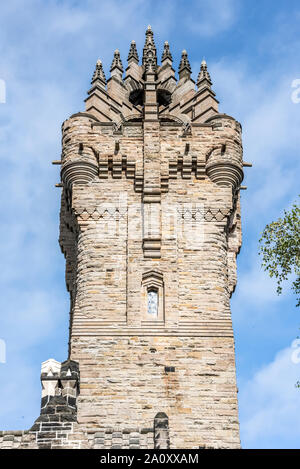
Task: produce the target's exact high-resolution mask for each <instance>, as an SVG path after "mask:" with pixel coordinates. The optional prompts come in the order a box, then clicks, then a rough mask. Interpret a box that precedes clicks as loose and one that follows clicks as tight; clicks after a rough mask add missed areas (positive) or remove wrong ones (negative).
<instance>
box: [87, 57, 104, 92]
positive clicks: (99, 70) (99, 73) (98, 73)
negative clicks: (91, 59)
mask: <svg viewBox="0 0 300 469" xmlns="http://www.w3.org/2000/svg"><path fill="white" fill-rule="evenodd" d="M96 81H100V82H101V83H102V84H104V86H105V84H106V78H105V73H104V70H103V67H102V62H101V60H99V59H98V60H97V63H96V69H95V71H94V75H93V78H92V82H91V83H92V85H93V84H94V83H95V82H96Z"/></svg>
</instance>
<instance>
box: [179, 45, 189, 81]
mask: <svg viewBox="0 0 300 469" xmlns="http://www.w3.org/2000/svg"><path fill="white" fill-rule="evenodd" d="M178 72H179V78H183V77H184V76H187V77H188V78H189V77H190V75H191V73H192V69H191V66H190V62H189V59H188V55H187V51H186V50H183V51H182V54H181V61H180V64H179V70H178Z"/></svg>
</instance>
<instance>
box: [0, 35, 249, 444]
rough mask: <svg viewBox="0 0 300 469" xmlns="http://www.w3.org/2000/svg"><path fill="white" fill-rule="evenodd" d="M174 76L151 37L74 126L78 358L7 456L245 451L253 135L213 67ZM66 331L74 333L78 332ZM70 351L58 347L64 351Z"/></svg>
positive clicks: (65, 194)
mask: <svg viewBox="0 0 300 469" xmlns="http://www.w3.org/2000/svg"><path fill="white" fill-rule="evenodd" d="M191 72H192V71H191V66H190V63H189V59H188V55H187V52H186V51H185V50H184V51H183V52H182V56H181V61H180V64H179V68H178V78H177V77H176V76H175V70H174V68H173V60H172V53H171V48H170V46H169V43H168V42H165V44H164V48H163V51H162V56H161V62H160V65H159V64H158V52H157V49H156V46H155V41H154V36H153V32H152V29H151V27H150V26H149V27H148V28H147V30H146V39H145V45H144V48H143V53H142V57H141V61H140V60H139V56H138V52H137V48H136V43H135V42H134V41H132V43H131V45H130V49H129V55H128V60H127V68H126V69H125V71H124V68H123V64H122V60H121V57H120V53H119V51H118V50H116V51H115V53H114V56H113V61H112V65H111V68H110V77H109V78H108V79H107V78H106V76H105V73H104V69H103V66H102V63H101V61H100V60H98V61H97V64H96V68H95V71H94V74H93V76H92V82H91V88H90V90H89V91H88V95H87V98H86V99H85V111H83V112H78V113H77V114H74V115H72V116H71V117H70V118H69V119H67V120H66V121H65V122H64V123H63V125H62V155H61V160H59V161H55V162H54V163H56V164H60V165H61V183H60V184H59V187H61V208H60V237H59V244H60V247H61V250H62V252H63V254H64V256H65V259H66V286H67V290H68V292H69V294H70V328H69V351H68V359H67V360H66V361H65V362H63V363H60V362H57V361H56V360H54V359H52V358H51V359H49V360H47V361H45V362H43V363H42V370H41V383H42V399H41V411H40V416H37V419H36V420H35V422H33V425H32V427H31V428H30V429H29V430H27V431H12V432H2V433H0V435H1V436H0V448H37V449H38V448H51V449H57V448H82V449H85V448H91V449H92V448H95V449H110V448H116V449H117V448H119V449H128V448H142V449H149V448H171V449H172V448H188V449H192V448H197V449H199V448H203V449H205V448H239V447H240V436H239V421H238V402H237V386H236V369H235V348H234V337H233V329H232V320H231V311H230V297H231V295H232V293H233V291H234V289H235V285H236V281H237V278H236V257H237V254H238V253H239V250H240V247H241V216H240V190H241V189H243V186H241V182H242V180H243V166H249V164H248V163H243V154H242V141H241V125H240V124H239V123H238V122H237V121H236V120H235V119H234V118H233V117H230V116H228V115H227V114H220V113H219V112H218V101H217V99H216V96H215V93H214V91H213V90H212V81H211V77H210V74H209V72H208V68H207V64H206V62H205V61H204V60H203V61H202V63H201V67H200V70H199V74H198V78H197V81H196V83H195V81H193V80H192V78H191ZM66 334H67V331H66ZM53 355H54V357H55V350H53Z"/></svg>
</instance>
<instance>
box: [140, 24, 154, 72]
mask: <svg viewBox="0 0 300 469" xmlns="http://www.w3.org/2000/svg"><path fill="white" fill-rule="evenodd" d="M143 65H144V66H145V70H146V72H150V71H151V72H153V73H155V72H156V67H157V56H156V47H155V43H154V39H153V31H152V29H151V26H150V25H149V26H148V28H147V30H146V40H145V46H144V49H143Z"/></svg>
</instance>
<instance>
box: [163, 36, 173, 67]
mask: <svg viewBox="0 0 300 469" xmlns="http://www.w3.org/2000/svg"><path fill="white" fill-rule="evenodd" d="M166 62H168V63H170V65H172V63H173V57H172V54H171V51H170V46H169V43H168V41H166V42H165V43H164V50H163V53H162V57H161V64H162V65H165V63H166Z"/></svg>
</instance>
